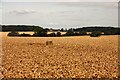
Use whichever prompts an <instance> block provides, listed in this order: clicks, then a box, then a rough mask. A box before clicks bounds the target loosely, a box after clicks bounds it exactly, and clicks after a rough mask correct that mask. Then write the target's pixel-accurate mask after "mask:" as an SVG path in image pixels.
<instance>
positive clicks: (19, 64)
mask: <svg viewBox="0 0 120 80" xmlns="http://www.w3.org/2000/svg"><path fill="white" fill-rule="evenodd" d="M6 34H7V33H2V67H3V69H2V74H3V76H4V77H5V78H60V77H62V78H63V77H64V78H93V77H97V78H112V77H117V75H118V66H117V65H118V36H117V35H115V36H101V37H89V36H78V37H77V36H75V37H7V36H6ZM48 40H51V41H53V45H46V44H45V43H46V41H48Z"/></svg>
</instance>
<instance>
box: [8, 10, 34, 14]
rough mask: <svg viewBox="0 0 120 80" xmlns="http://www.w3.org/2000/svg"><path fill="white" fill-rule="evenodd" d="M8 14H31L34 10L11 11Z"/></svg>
mask: <svg viewBox="0 0 120 80" xmlns="http://www.w3.org/2000/svg"><path fill="white" fill-rule="evenodd" d="M9 13H12V14H31V13H36V11H35V10H27V9H26V10H13V11H10V12H9Z"/></svg>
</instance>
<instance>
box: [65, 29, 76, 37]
mask: <svg viewBox="0 0 120 80" xmlns="http://www.w3.org/2000/svg"><path fill="white" fill-rule="evenodd" d="M65 35H66V36H74V31H73V29H72V28H71V29H69V30H68V31H67V33H66V34H65Z"/></svg>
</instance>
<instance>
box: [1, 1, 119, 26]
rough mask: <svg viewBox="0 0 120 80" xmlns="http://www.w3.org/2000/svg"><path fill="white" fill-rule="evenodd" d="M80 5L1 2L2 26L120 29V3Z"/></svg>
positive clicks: (48, 2)
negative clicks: (119, 8)
mask: <svg viewBox="0 0 120 80" xmlns="http://www.w3.org/2000/svg"><path fill="white" fill-rule="evenodd" d="M63 1H64V2H63ZM81 1H82V0H56V1H55V0H49V1H48V0H44V1H43V0H2V8H1V7H0V10H2V24H32V25H40V26H43V27H52V28H62V27H63V28H70V27H80V26H91V25H105V26H118V5H117V4H118V3H117V1H118V0H104V1H105V2H102V1H101V2H100V0H96V1H99V2H94V1H95V0H91V1H93V2H87V0H86V2H81ZM0 17H1V16H0Z"/></svg>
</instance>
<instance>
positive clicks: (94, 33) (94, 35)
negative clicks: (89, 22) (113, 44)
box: [90, 31, 101, 37]
mask: <svg viewBox="0 0 120 80" xmlns="http://www.w3.org/2000/svg"><path fill="white" fill-rule="evenodd" d="M100 35H101V34H100V32H97V31H94V32H92V33H91V34H90V37H99V36H100Z"/></svg>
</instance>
